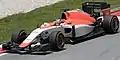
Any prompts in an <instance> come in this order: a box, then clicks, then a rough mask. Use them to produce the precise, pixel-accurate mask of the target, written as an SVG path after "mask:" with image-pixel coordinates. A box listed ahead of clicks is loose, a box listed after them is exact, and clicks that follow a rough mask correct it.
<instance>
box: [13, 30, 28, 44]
mask: <svg viewBox="0 0 120 60" xmlns="http://www.w3.org/2000/svg"><path fill="white" fill-rule="evenodd" d="M26 37H27V33H26V32H25V31H24V30H18V31H15V32H13V33H12V36H11V41H12V42H14V43H17V44H21V43H22V42H23V41H24V39H25V38H26Z"/></svg>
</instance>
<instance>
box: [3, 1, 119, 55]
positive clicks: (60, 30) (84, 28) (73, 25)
mask: <svg viewBox="0 0 120 60" xmlns="http://www.w3.org/2000/svg"><path fill="white" fill-rule="evenodd" d="M82 8H83V11H81V10H80V9H75V10H69V9H65V10H64V12H63V13H62V16H61V18H57V19H56V21H54V22H49V23H44V24H42V25H39V26H38V28H36V29H35V30H33V31H32V32H31V33H30V34H27V33H26V32H25V31H24V30H19V31H16V32H13V34H12V37H11V41H10V42H7V43H3V44H2V48H3V49H4V50H8V51H13V52H20V53H21V51H27V52H39V51H48V50H50V51H51V50H52V51H54V50H61V49H64V44H65V43H66V42H71V43H72V42H76V41H77V40H79V41H80V40H83V39H85V38H88V37H92V36H95V35H98V34H101V33H107V34H111V33H112V34H113V33H117V32H118V29H119V19H118V17H117V16H115V15H111V12H110V4H107V3H106V2H85V3H83V4H82ZM77 38H79V39H77Z"/></svg>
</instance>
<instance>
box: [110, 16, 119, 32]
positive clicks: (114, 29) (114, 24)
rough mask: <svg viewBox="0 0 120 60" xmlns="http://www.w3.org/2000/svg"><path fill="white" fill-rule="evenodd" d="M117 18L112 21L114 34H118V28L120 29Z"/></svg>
mask: <svg viewBox="0 0 120 60" xmlns="http://www.w3.org/2000/svg"><path fill="white" fill-rule="evenodd" d="M117 20H118V19H117V18H115V17H114V18H113V20H112V21H111V28H112V30H113V31H114V32H117V30H118V28H119V22H118V21H117Z"/></svg>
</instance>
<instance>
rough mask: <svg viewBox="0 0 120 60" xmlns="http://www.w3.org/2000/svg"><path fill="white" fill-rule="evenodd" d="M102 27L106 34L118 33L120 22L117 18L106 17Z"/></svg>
mask: <svg viewBox="0 0 120 60" xmlns="http://www.w3.org/2000/svg"><path fill="white" fill-rule="evenodd" d="M102 26H103V30H104V31H105V33H108V34H111V33H117V32H118V29H119V20H118V18H117V16H104V20H103V23H102Z"/></svg>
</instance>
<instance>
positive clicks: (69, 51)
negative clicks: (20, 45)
mask: <svg viewBox="0 0 120 60" xmlns="http://www.w3.org/2000/svg"><path fill="white" fill-rule="evenodd" d="M119 31H120V29H119ZM65 48H66V49H65V50H62V51H59V52H52V53H50V54H46V55H44V54H23V55H20V54H4V55H0V60H120V33H117V34H112V35H104V36H100V37H97V38H94V39H90V40H88V41H85V42H81V43H78V44H75V45H70V44H67V45H66V46H65Z"/></svg>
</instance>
